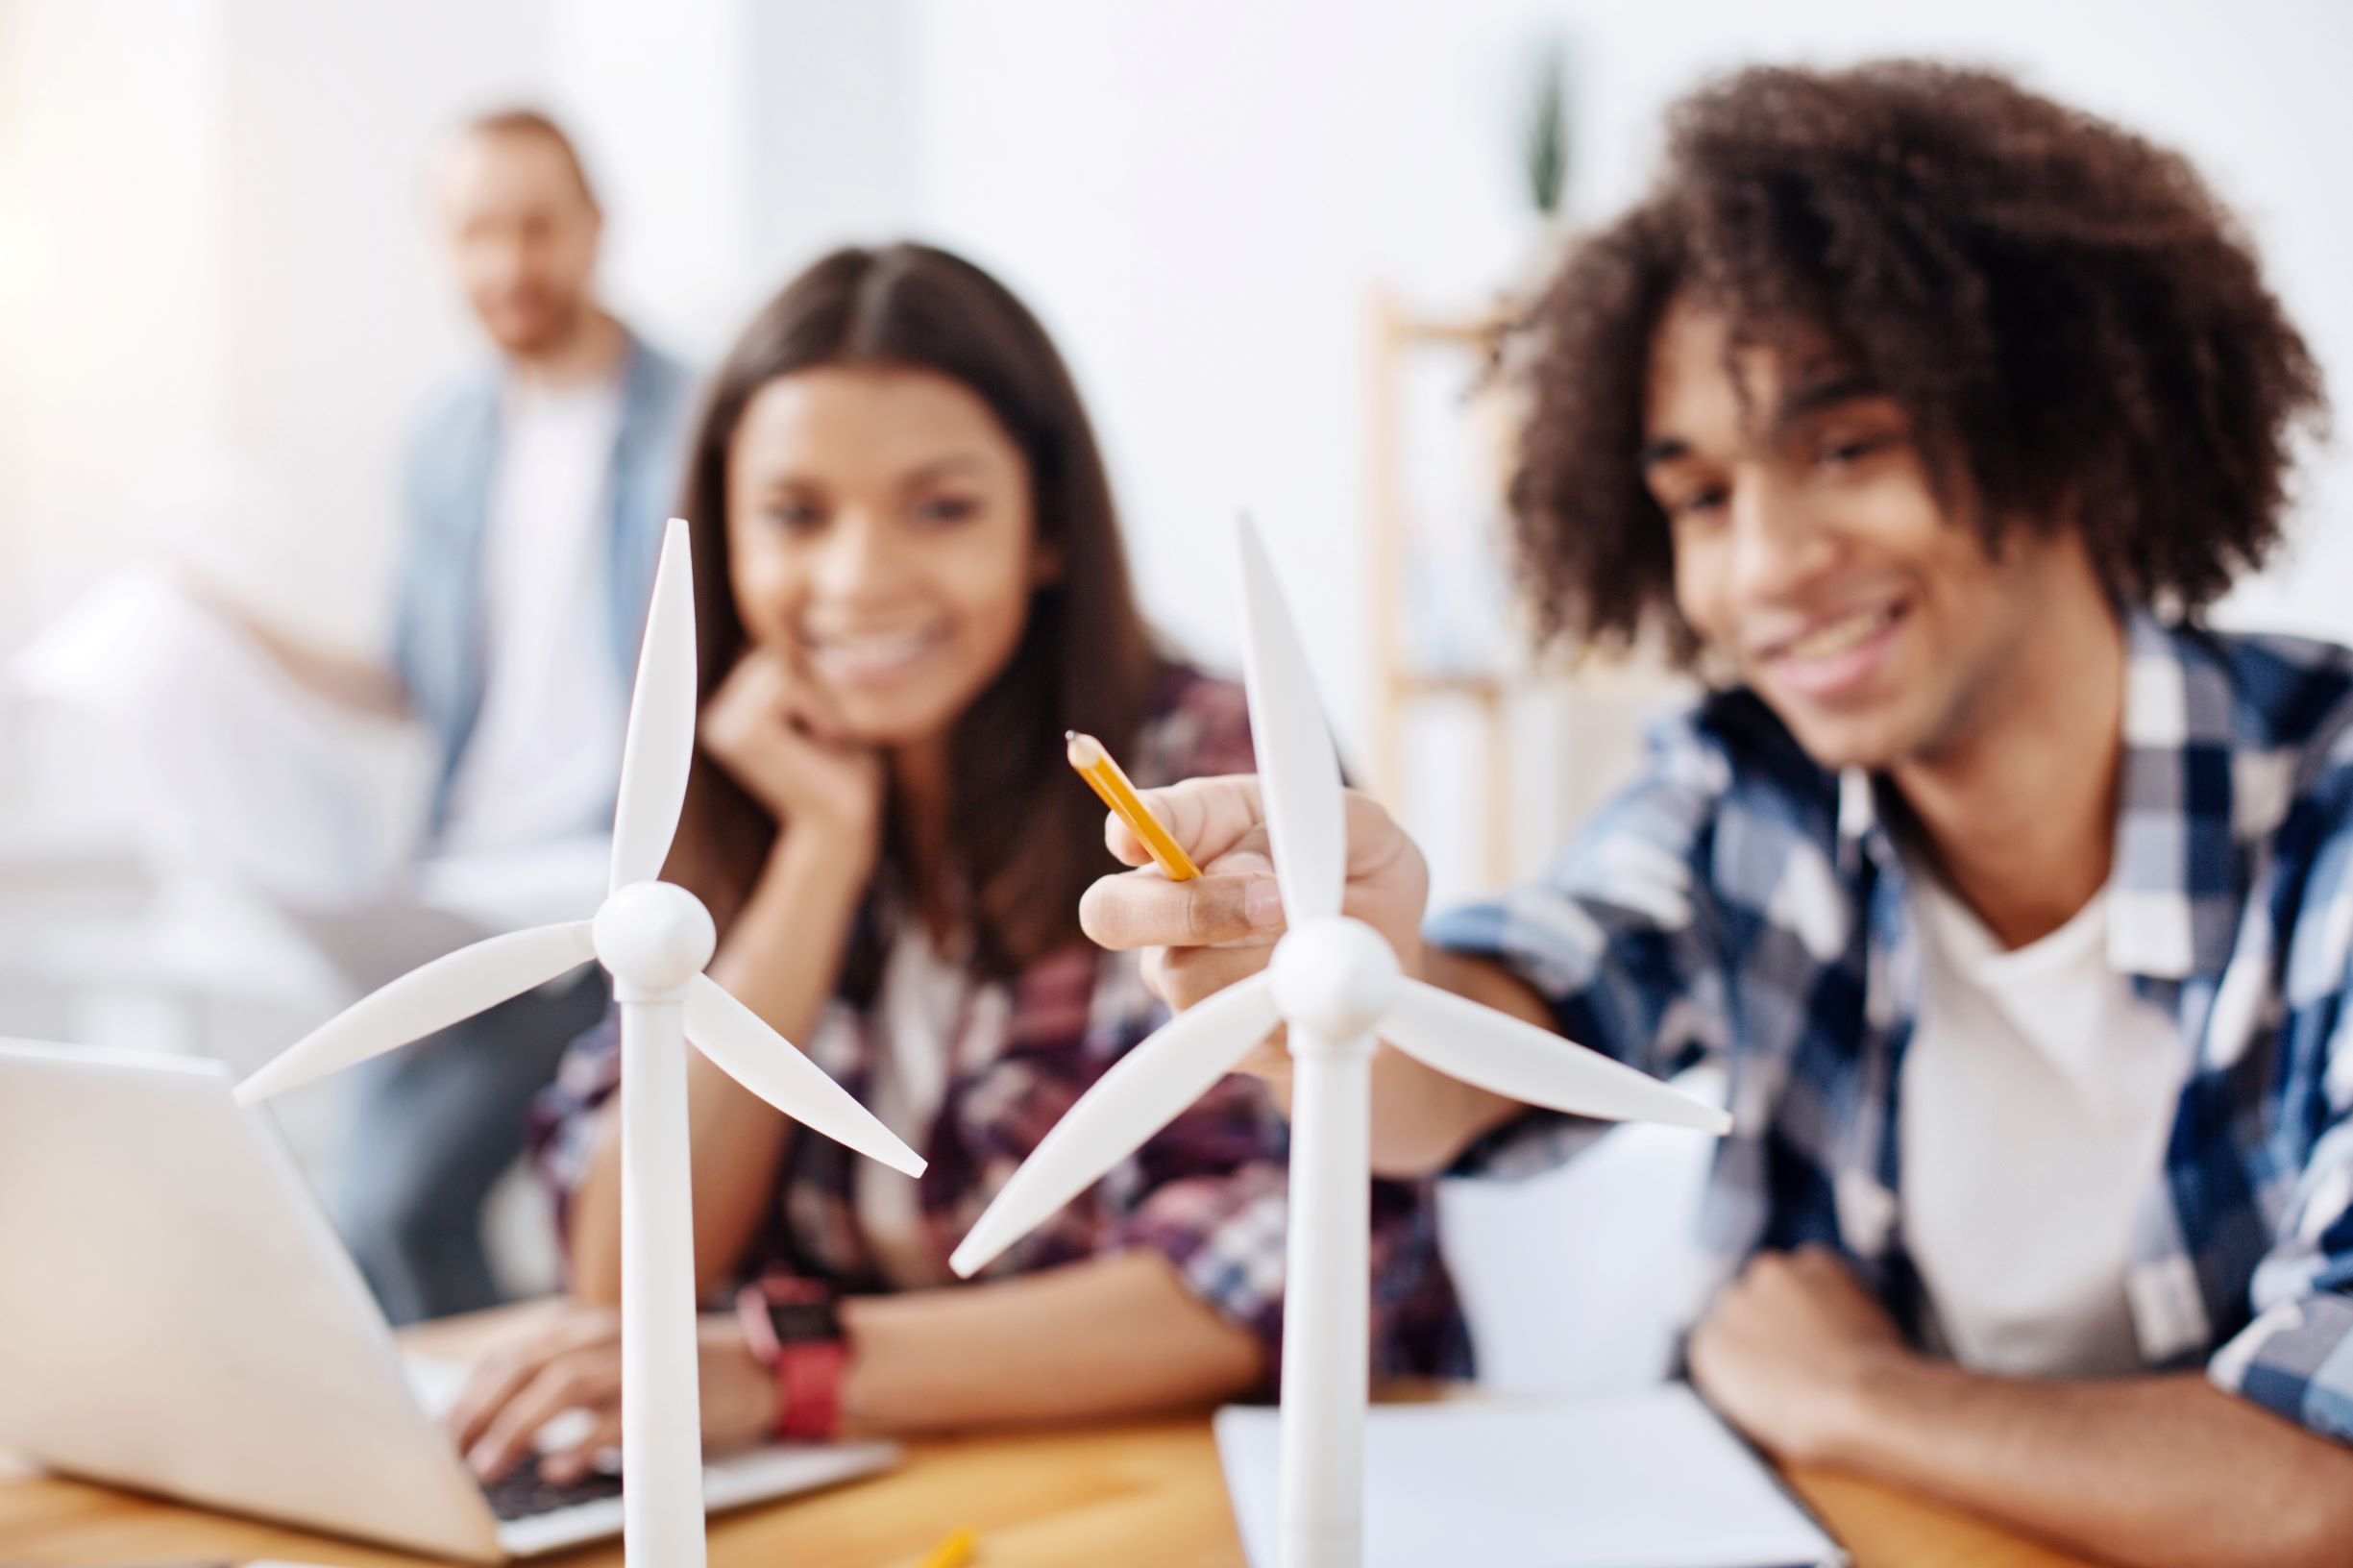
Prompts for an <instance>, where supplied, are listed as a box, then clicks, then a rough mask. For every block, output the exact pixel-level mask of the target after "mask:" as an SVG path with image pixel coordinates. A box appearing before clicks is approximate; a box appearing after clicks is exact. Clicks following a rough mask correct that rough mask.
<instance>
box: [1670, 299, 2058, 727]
mask: <svg viewBox="0 0 2353 1568" xmlns="http://www.w3.org/2000/svg"><path fill="white" fill-rule="evenodd" d="M1643 437H1644V442H1643V474H1644V478H1645V482H1646V483H1647V484H1648V485H1649V487H1650V490H1651V494H1652V495H1653V497H1654V499H1655V500H1656V501H1657V502H1658V505H1659V507H1660V509H1661V510H1662V511H1664V512H1665V514H1666V517H1667V521H1668V526H1669V527H1670V529H1671V530H1672V534H1673V540H1674V551H1675V600H1676V604H1677V606H1678V607H1679V609H1680V611H1681V612H1682V615H1683V618H1684V619H1685V620H1686V621H1687V622H1689V623H1690V625H1691V626H1692V628H1693V629H1694V630H1695V631H1697V632H1698V633H1699V635H1700V637H1701V638H1702V640H1703V642H1704V643H1705V644H1706V645H1707V646H1708V647H1709V648H1710V649H1713V650H1715V652H1716V653H1717V654H1718V656H1719V657H1721V658H1723V659H1725V660H1727V661H1728V663H1729V664H1730V666H1731V668H1732V669H1733V670H1735V671H1736V672H1737V674H1738V675H1739V677H1740V678H1741V679H1742V680H1744V681H1745V682H1747V683H1748V684H1749V686H1750V687H1751V688H1752V689H1753V690H1754V691H1755V692H1756V694H1757V695H1758V696H1759V697H1760V698H1763V699H1764V700H1765V701H1766V702H1767V703H1768V704H1769V705H1770V706H1771V707H1772V708H1773V710H1774V711H1775V712H1776V713H1777V714H1778V715H1779V716H1780V718H1781V721H1782V723H1786V724H1787V725H1788V726H1789V728H1790V730H1791V732H1792V733H1793V734H1794V735H1796V737H1797V739H1798V741H1799V743H1800V744H1801V745H1802V746H1803V747H1805V749H1806V751H1807V752H1808V753H1809V754H1810V755H1812V756H1813V758H1814V759H1815V760H1816V761H1817V762H1819V763H1821V764H1822V765H1823V766H1825V767H1827V768H1843V767H1864V768H1873V769H1883V768H1887V767H1890V766H1893V765H1895V764H1898V763H1900V762H1905V761H1911V760H1924V759H1929V758H1933V757H1934V756H1935V755H1936V754H1937V753H1938V752H1939V751H1941V750H1942V749H1943V748H1945V747H1948V746H1949V745H1950V744H1952V743H1953V742H1954V741H1955V740H1956V739H1957V738H1958V737H1959V736H1960V735H1961V734H1962V733H1963V732H1964V731H1965V729H1966V728H1967V727H1968V726H1969V725H1970V724H1971V723H1972V722H1973V720H1974V719H1976V718H1978V717H1981V716H1982V714H1981V710H1982V709H1983V707H1984V706H1985V699H1986V698H1987V697H1988V695H1989V694H1995V693H1998V692H2000V691H2001V690H2003V689H2004V688H2005V687H2006V686H2007V684H2008V683H2009V681H2010V680H2011V678H2012V677H2014V676H2016V675H2017V674H2019V673H2020V671H2019V668H2018V666H2019V663H2020V661H2022V660H2023V659H2026V658H2027V657H2028V656H2029V653H2028V649H2030V647H2031V645H2032V643H2033V641H2034V638H2033V636H2032V631H2033V623H2034V619H2035V616H2036V615H2037V613H2038V612H2039V611H2041V610H2044V609H2047V608H2048V606H2047V605H2045V604H2044V603H2043V600H2044V599H2045V597H2046V596H2045V595H2044V594H2043V593H2041V592H2039V591H2038V588H2039V585H2040V582H2041V581H2042V580H2044V579H2046V577H2047V576H2056V577H2057V578H2059V579H2063V580H2066V581H2070V582H2073V581H2078V580H2080V577H2079V574H2077V573H2074V572H2061V573H2058V574H2055V575H2047V574H2045V573H2044V571H2043V569H2044V568H2045V567H2047V566H2048V565H2049V564H2051V555H2052V552H2053V551H2065V552H2074V553H2077V554H2080V552H2081V550H2082V544H2081V540H2080V538H2079V536H2077V535H2076V534H2075V533H2074V531H2073V530H2071V529H2066V528H2061V529H2056V530H2051V531H2049V532H2047V533H2044V532H2039V531H2036V530H2029V529H2012V530H2011V531H2010V533H2009V534H2008V535H2007V536H2006V538H2005V541H2004V544H2003V548H2002V550H2001V551H2000V552H1999V554H1998V556H1997V555H1996V554H1994V553H1992V552H1989V551H1987V549H1986V548H1985V545H1984V542H1983V536H1982V534H1981V533H1980V532H1979V530H1978V528H1977V527H1975V525H1974V523H1973V522H1972V521H1971V520H1969V519H1967V518H1965V517H1956V516H1954V515H1953V513H1952V511H1951V510H1950V509H1949V506H1948V504H1947V503H1946V502H1945V501H1944V500H1942V499H1940V497H1939V495H1938V493H1937V487H1936V486H1935V484H1934V483H1933V482H1932V479H1931V476H1930V473H1929V467H1928V463H1927V460H1926V458H1925V457H1924V454H1923V453H1922V452H1921V450H1920V448H1919V447H1918V445H1917V444H1916V443H1915V440H1914V436H1913V430H1912V426H1911V421H1910V419H1909V418H1908V417H1907V415H1906V414H1905V412H1904V410H1903V409H1902V408H1900V407H1899V406H1898V405H1897V404H1895V403H1894V402H1893V401H1892V400H1890V399H1888V398H1887V397H1885V396H1883V395H1881V394H1879V393H1878V391H1877V390H1876V388H1875V387H1874V386H1873V385H1872V384H1871V383H1870V381H1869V380H1868V379H1867V378H1865V377H1863V376H1862V375H1860V374H1859V373H1858V372H1857V371H1856V369H1855V367H1854V366H1853V365H1852V364H1851V363H1850V362H1847V361H1845V360H1843V359H1842V358H1841V357H1840V356H1838V355H1835V354H1833V353H1830V352H1828V351H1827V349H1826V347H1825V348H1823V349H1821V350H1818V351H1816V352H1811V353H1809V352H1807V351H1806V350H1805V349H1804V348H1803V347H1802V346H1800V347H1798V348H1794V349H1792V348H1783V347H1768V346H1765V345H1762V344H1755V345H1752V344H1749V343H1745V342H1735V341H1734V340H1733V338H1732V336H1731V330H1730V327H1729V324H1728V322H1727V320H1726V318H1725V317H1724V316H1723V315H1722V314H1721V313H1719V312H1718V311H1716V310H1714V309H1711V308H1709V307H1707V306H1703V305H1700V304H1696V303H1693V302H1692V301H1690V300H1688V299H1679V300H1678V301H1677V302H1676V303H1675V304H1674V305H1673V306H1670V307H1669V308H1668V310H1667V311H1666V312H1665V313H1664V314H1663V315H1662V316H1661V318H1660V321H1659V326H1658V330H1657V332H1656V334H1655V335H1654V338H1653V340H1652V345H1651V361H1650V375H1649V381H1648V386H1647V393H1646V397H1645V404H1644V413H1643ZM2070 564H2073V563H2070Z"/></svg>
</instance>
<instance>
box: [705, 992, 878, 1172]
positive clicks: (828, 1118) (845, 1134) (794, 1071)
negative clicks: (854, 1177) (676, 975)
mask: <svg viewBox="0 0 2353 1568" xmlns="http://www.w3.org/2000/svg"><path fill="white" fill-rule="evenodd" d="M686 1038H687V1039H688V1040H690V1041H694V1043H695V1048H696V1049H697V1050H699V1051H700V1052H702V1054H703V1055H705V1056H707V1057H709V1058H710V1059H711V1060H712V1061H713V1062H714V1063H716V1064H717V1065H718V1066H719V1068H720V1070H721V1071H722V1072H724V1073H725V1074H726V1075H727V1076H728V1077H730V1078H732V1079H734V1080H735V1081H736V1082H737V1083H739V1084H741V1085H743V1086H744V1087H745V1088H746V1089H748V1090H751V1091H752V1092H753V1093H754V1094H757V1095H759V1096H760V1098H762V1099H764V1100H766V1101H767V1102H768V1103H769V1104H771V1105H772V1106H774V1107H775V1108H776V1109H777V1110H779V1111H781V1112H783V1113H784V1114H785V1115H788V1116H791V1117H792V1118H793V1119H794V1120H795V1121H797V1122H799V1123H800V1124H801V1125H802V1126H804V1127H806V1128H808V1129H810V1130H811V1131H812V1132H819V1133H822V1134H824V1135H825V1136H826V1137H827V1138H830V1139H833V1140H834V1141H835V1142H836V1143H840V1144H843V1145H844V1146H846V1147H847V1148H851V1149H854V1150H856V1151H857V1152H858V1153H860V1154H863V1155H865V1156H866V1157H867V1158H868V1159H869V1160H874V1161H879V1162H880V1163H882V1164H886V1165H889V1166H890V1167H891V1168H892V1169H893V1170H903V1171H905V1172H906V1173H907V1174H908V1175H910V1176H920V1175H922V1174H923V1159H922V1156H920V1155H919V1154H917V1153H916V1152H915V1151H914V1150H913V1149H911V1148H909V1147H907V1145H906V1144H904V1143H902V1142H900V1141H899V1140H898V1138H897V1136H896V1135H895V1134H894V1133H893V1132H892V1131H891V1129H890V1128H888V1127H885V1126H884V1125H883V1124H882V1123H881V1122H880V1121H879V1120H877V1119H876V1118H875V1116H874V1114H873V1113H872V1112H871V1111H869V1110H868V1109H867V1108H866V1107H865V1106H863V1105H860V1104H859V1103H858V1102H857V1100H856V1099H854V1098H852V1097H851V1095H850V1092H849V1090H846V1089H844V1088H843V1087H842V1086H841V1085H840V1084H837V1083H835V1082H834V1081H833V1080H832V1079H830V1078H828V1077H826V1076H825V1073H824V1069H823V1068H821V1067H820V1066H818V1065H817V1064H816V1063H814V1062H812V1061H810V1060H809V1059H808V1058H807V1057H805V1056H803V1055H801V1054H800V1052H799V1051H798V1050H797V1049H795V1048H794V1046H793V1043H792V1041H788V1040H786V1039H785V1038H784V1037H783V1036H782V1035H780V1034H778V1033H776V1031H775V1030H773V1029H771V1028H770V1027H769V1026H768V1023H767V1021H766V1020H765V1019H763V1018H762V1017H760V1016H759V1015H758V1014H757V1013H754V1012H753V1011H752V1010H751V1009H750V1008H748V1007H746V1006H745V1005H744V1004H743V1003H742V1002H739V1001H737V1000H736V999H735V998H734V997H732V996H730V995H728V994H727V992H726V991H725V990H724V989H723V987H722V986H721V985H720V984H719V982H718V981H716V980H714V979H712V978H711V977H710V976H709V975H707V974H699V975H697V976H695V978H694V979H693V980H691V981H689V982H688V983H687V989H686Z"/></svg>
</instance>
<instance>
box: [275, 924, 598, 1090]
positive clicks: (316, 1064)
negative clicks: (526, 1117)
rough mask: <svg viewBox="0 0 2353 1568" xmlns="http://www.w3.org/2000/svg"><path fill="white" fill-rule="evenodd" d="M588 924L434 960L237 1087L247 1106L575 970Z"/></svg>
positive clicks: (587, 939)
mask: <svg viewBox="0 0 2353 1568" xmlns="http://www.w3.org/2000/svg"><path fill="white" fill-rule="evenodd" d="M592 929H593V928H592V927H591V926H590V924H589V922H588V921H586V920H576V921H574V922H572V923H571V924H569V925H543V926H540V927H537V928H536V929H534V930H530V931H516V932H512V933H510V934H508V935H506V936H503V937H492V938H491V939H490V940H489V941H487V942H478V943H475V944H474V945H473V946H471V947H460V948H459V949H458V950H457V951H455V952H453V953H451V954H449V955H447V956H446V957H442V958H437V959H435V960H433V962H431V963H430V964H428V965H426V966H425V967H424V968H421V969H417V970H414V971H412V972H411V973H408V974H404V975H403V976H401V978H399V979H398V980H395V981H393V982H392V983H391V984H390V985H388V986H386V987H384V988H383V989H382V990H380V991H377V992H371V993H370V994H368V995H366V996H363V997H361V998H360V999H359V1000H358V1001H356V1002H355V1003H353V1004H352V1005H351V1006H350V1007H348V1008H346V1009H344V1011H343V1012H341V1013H339V1014H337V1015H336V1016H335V1017H332V1018H330V1019H329V1020H328V1021H327V1022H325V1023H323V1024H321V1025H320V1026H319V1027H318V1028H316V1029H314V1030H312V1031H311V1032H310V1033H309V1034H308V1035H306V1036H305V1037H304V1038H303V1039H302V1040H300V1041H296V1042H295V1043H294V1044H293V1045H292V1046H291V1047H289V1048H288V1049H287V1050H286V1051H285V1052H284V1053H283V1054H282V1055H280V1056H279V1057H278V1058H277V1059H276V1060H275V1061H273V1062H271V1063H269V1064H268V1065H267V1066H263V1067H262V1068H261V1070H260V1071H258V1072H257V1073H255V1074H254V1075H253V1076H252V1077H251V1078H248V1079H246V1080H245V1082H244V1083H242V1084H239V1085H238V1086H237V1098H238V1099H240V1100H243V1101H245V1102H246V1103H248V1104H251V1103H253V1102H254V1101H256V1100H265V1099H268V1098H269V1097H270V1096H271V1095H273V1094H282V1093H283V1092H285V1091H286V1090H289V1089H292V1088H294V1087H295V1086H297V1085H299V1084H306V1083H308V1082H309V1081H310V1080H311V1079H313V1078H321V1077H324V1076H326V1075H327V1074H328V1073H331V1072H334V1071H337V1070H338V1069H340V1068H343V1067H348V1066H353V1065H354V1064H355V1063H360V1062H365V1061H366V1060H367V1059H368V1058H370V1057H372V1056H381V1055H382V1054H383V1053H384V1052H386V1051H389V1050H395V1049H398V1048H399V1047H401V1046H403V1045H405V1044H407V1043H409V1042H410V1041H416V1040H422V1039H423V1038H424V1037H426V1036H427V1035H429V1034H431V1033H432V1032H433V1031H435V1030H436V1029H446V1028H448V1027H449V1026H450V1025H451V1024H453V1023H456V1022H458V1021H459V1020H460V1019H463V1018H470V1017H474V1015H475V1014H477V1013H479V1012H481V1011H483V1010H484V1009H485V1008H491V1007H496V1006H497V1005H498V1004H499V1003H501V1002H503V1001H506V1000H507V999H508V998H510V997H515V996H520V995H522V994H523V993H524V992H527V991H529V990H531V989H532V988H533V987H534V986H542V985H545V984H547V983H548V982H549V981H551V980H552V979H554V978H555V977H556V976H557V975H559V974H561V973H563V972H564V971H565V970H566V969H571V968H578V967H579V966H580V965H582V964H585V963H587V962H588V961H589V960H590V959H592V958H595V957H596V956H597V949H596V943H595V940H594V938H593V937H592V936H591V935H590V932H591V930H592Z"/></svg>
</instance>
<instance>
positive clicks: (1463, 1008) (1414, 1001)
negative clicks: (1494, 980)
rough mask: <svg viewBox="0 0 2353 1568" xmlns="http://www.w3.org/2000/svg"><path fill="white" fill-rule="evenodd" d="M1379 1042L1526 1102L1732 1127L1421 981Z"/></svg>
mask: <svg viewBox="0 0 2353 1568" xmlns="http://www.w3.org/2000/svg"><path fill="white" fill-rule="evenodd" d="M1381 1038H1382V1039H1384V1040H1385V1041H1388V1042H1389V1043H1390V1044H1392V1045H1394V1046H1396V1047H1397V1048H1398V1049H1399V1050H1401V1051H1404V1052H1405V1053H1406V1054H1407V1055H1408V1056H1411V1057H1414V1058H1416V1059H1418V1060H1420V1061H1422V1062H1426V1063H1428V1064H1429V1065H1430V1066H1434V1067H1435V1068H1437V1069H1438V1070H1439V1071H1440V1072H1443V1073H1445V1074H1447V1075H1448V1076H1449V1077H1453V1078H1459V1079H1461V1080H1462V1081H1463V1082H1464V1083H1466V1084H1476V1085H1478V1086H1479V1087H1480V1088H1481V1089H1484V1090H1493V1091H1494V1092H1495V1093H1498V1094H1507V1095H1509V1096H1510V1097H1511V1098H1512V1099H1515V1100H1525V1101H1527V1102H1528V1103H1529V1104H1531V1105H1543V1106H1550V1107H1551V1108H1552V1109H1553V1110H1555V1111H1566V1112H1568V1113H1570V1114H1571V1115H1580V1116H1599V1117H1602V1118H1604V1119H1605V1120H1608V1121H1655V1122H1663V1123H1665V1124H1666V1125H1668V1126H1670V1127H1690V1128H1694V1129H1696V1130H1698V1131H1700V1132H1703V1133H1713V1134H1715V1135H1716V1136H1717V1137H1719V1138H1721V1137H1723V1136H1724V1135H1725V1134H1726V1133H1728V1132H1730V1131H1731V1130H1732V1118H1731V1116H1730V1115H1728V1113H1726V1112H1723V1111H1719V1110H1718V1109H1716V1107H1714V1106H1712V1105H1709V1104H1707V1103H1706V1102H1705V1101H1703V1100H1698V1099H1694V1098H1693V1097H1692V1096H1690V1095H1688V1094H1686V1093H1684V1092H1683V1091H1682V1090H1679V1089H1674V1088H1671V1087H1669V1086H1668V1085H1666V1084H1662V1083H1660V1082H1659V1081H1658V1080H1657V1079H1655V1078H1653V1077H1652V1076H1650V1074H1648V1073H1645V1072H1640V1071H1637V1070H1636V1069H1634V1068H1632V1067H1630V1066H1627V1065H1626V1064H1624V1063H1623V1062H1616V1061H1612V1060H1611V1059H1610V1058H1608V1057H1606V1056H1604V1055H1602V1054H1601V1053H1600V1052H1599V1051H1594V1050H1589V1049H1587V1048H1586V1047H1585V1046H1582V1045H1578V1044H1575V1043H1572V1042H1571V1041H1566V1040H1563V1039H1561V1038H1560V1037H1559V1036H1558V1035H1556V1034H1553V1033H1552V1032H1551V1031H1549V1030H1545V1029H1539V1028H1537V1027H1536V1026H1535V1025H1534V1024H1532V1023H1525V1022H1522V1021H1521V1020H1520V1019H1518V1018H1514V1017H1507V1015H1505V1014H1502V1013H1498V1012H1496V1011H1495V1010H1494V1009H1493V1008H1491V1007H1484V1006H1482V1005H1481V1004H1479V1003H1477V1002H1473V1001H1466V1000H1464V999H1463V998H1462V997H1460V996H1457V995H1455V994H1454V993H1453V992H1445V991H1440V990H1438V988H1437V987H1435V986H1430V985H1424V984H1423V983H1422V982H1420V981H1418V980H1409V981H1407V982H1406V983H1405V985H1404V986H1402V987H1400V988H1399V991H1398V994H1397V1000H1396V1001H1394V1002H1393V1003H1391V1004H1390V1006H1389V1012H1388V1017H1385V1018H1384V1019H1382V1020H1381Z"/></svg>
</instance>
